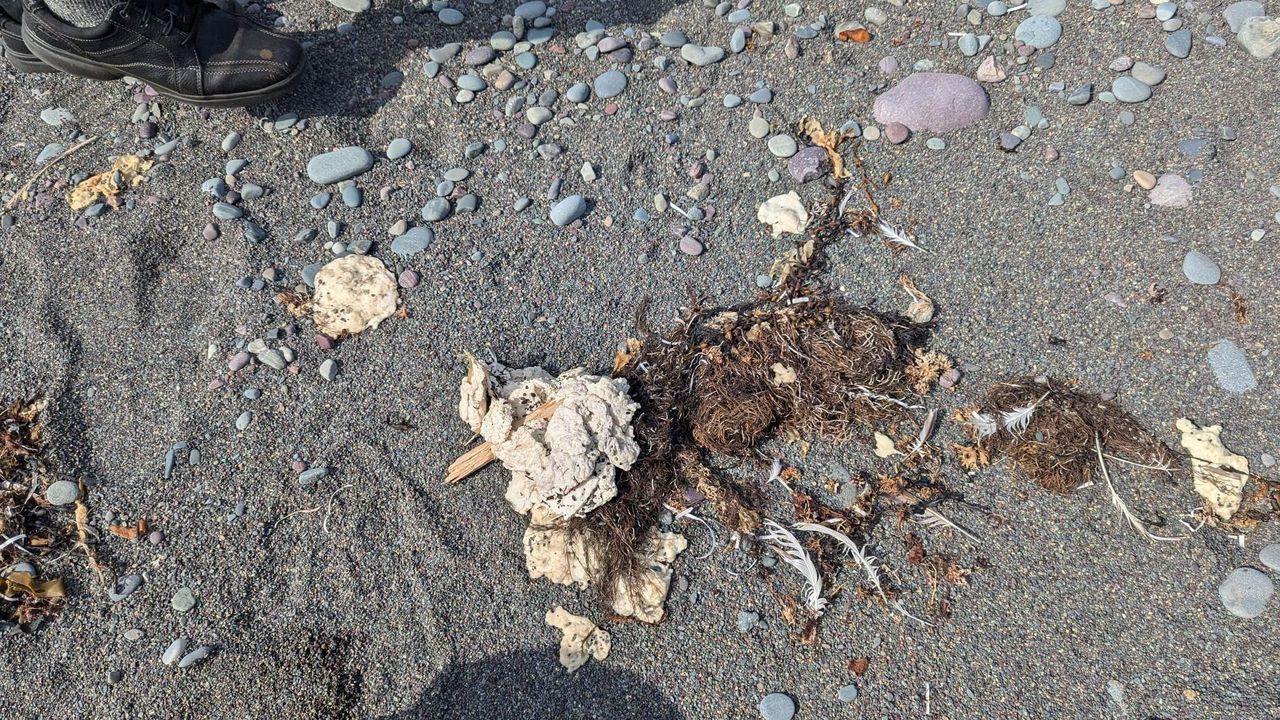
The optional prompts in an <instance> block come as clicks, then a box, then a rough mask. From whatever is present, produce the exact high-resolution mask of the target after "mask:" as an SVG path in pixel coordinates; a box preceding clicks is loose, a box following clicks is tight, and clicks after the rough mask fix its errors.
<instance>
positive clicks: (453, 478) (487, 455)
mask: <svg viewBox="0 0 1280 720" xmlns="http://www.w3.org/2000/svg"><path fill="white" fill-rule="evenodd" d="M558 407H560V403H559V402H558V401H554V402H549V403H546V404H545V405H541V406H539V407H538V409H537V410H534V411H533V412H531V413H529V414H528V415H526V416H524V419H523V420H521V421H520V423H524V422H529V421H530V420H547V419H549V418H550V417H551V416H552V415H553V414H554V413H555V411H556V408H558ZM520 423H517V424H516V427H519V425H520ZM512 429H513V430H514V429H515V428H512ZM495 459H496V458H495V457H494V456H493V446H491V445H490V444H489V443H487V442H486V443H481V444H479V445H477V446H475V447H473V448H471V449H470V450H468V451H466V452H465V453H463V454H462V456H461V457H459V458H458V459H457V460H454V461H453V462H452V463H449V471H448V472H447V473H445V476H444V483H445V484H446V485H456V484H457V483H459V482H461V481H462V480H464V479H466V478H468V477H470V476H472V475H474V474H475V473H476V472H478V471H479V470H480V468H482V467H484V466H485V465H488V464H489V463H491V462H493V461H494V460H495Z"/></svg>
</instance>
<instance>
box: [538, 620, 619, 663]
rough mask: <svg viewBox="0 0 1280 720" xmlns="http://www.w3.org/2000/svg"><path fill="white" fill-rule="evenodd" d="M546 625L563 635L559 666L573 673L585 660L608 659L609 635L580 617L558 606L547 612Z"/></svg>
mask: <svg viewBox="0 0 1280 720" xmlns="http://www.w3.org/2000/svg"><path fill="white" fill-rule="evenodd" d="M546 621H547V624H548V625H550V626H551V627H553V628H556V629H557V630H559V631H560V632H562V633H563V635H562V636H561V638H560V664H561V665H563V666H564V667H565V669H566V670H568V671H569V672H573V671H574V670H577V669H578V668H580V667H582V666H583V665H585V664H587V660H589V659H591V658H593V657H594V658H595V659H596V660H604V659H605V658H607V657H609V650H610V648H611V647H612V642H611V640H610V638H609V633H608V632H606V631H604V630H601V629H600V628H598V627H596V624H595V623H593V622H591V621H590V620H588V619H587V618H585V617H582V616H581V615H574V614H573V613H571V612H569V611H568V610H565V609H564V608H562V607H560V606H559V605H557V606H555V608H553V609H551V610H548V611H547V617H546Z"/></svg>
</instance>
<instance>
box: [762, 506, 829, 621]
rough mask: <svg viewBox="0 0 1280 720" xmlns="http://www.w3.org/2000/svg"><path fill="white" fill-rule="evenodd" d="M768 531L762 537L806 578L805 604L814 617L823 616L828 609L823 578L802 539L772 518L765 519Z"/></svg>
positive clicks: (779, 555)
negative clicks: (823, 588) (823, 593)
mask: <svg viewBox="0 0 1280 720" xmlns="http://www.w3.org/2000/svg"><path fill="white" fill-rule="evenodd" d="M764 526H765V529H766V530H767V532H765V533H764V534H762V535H761V536H760V539H761V540H763V541H765V542H768V543H772V544H773V545H774V547H775V549H776V550H777V551H778V557H780V558H781V559H782V561H783V562H785V563H786V564H788V565H790V566H791V567H793V568H795V569H796V571H798V572H799V573H800V575H801V576H803V577H804V580H805V604H806V605H807V606H808V607H809V611H810V612H812V613H813V615H814V617H821V616H822V613H823V611H824V610H826V609H827V599H826V598H824V597H822V578H821V577H820V576H819V575H818V567H817V566H816V565H814V564H813V558H811V557H809V551H807V550H805V549H804V546H802V545H801V544H800V540H798V539H797V538H796V536H795V535H793V534H792V533H791V531H790V530H787V529H786V528H784V527H782V526H781V525H779V524H778V523H776V522H774V521H772V520H765V521H764Z"/></svg>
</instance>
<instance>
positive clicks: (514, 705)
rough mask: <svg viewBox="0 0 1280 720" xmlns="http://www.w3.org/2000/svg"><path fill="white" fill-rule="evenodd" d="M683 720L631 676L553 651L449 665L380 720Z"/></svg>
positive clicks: (652, 689)
mask: <svg viewBox="0 0 1280 720" xmlns="http://www.w3.org/2000/svg"><path fill="white" fill-rule="evenodd" d="M426 718H432V719H435V718H440V719H441V720H443V719H444V718H449V719H450V720H468V719H470V718H475V719H476V720H532V719H535V718H537V719H539V720H541V719H545V718H555V719H556V720H684V715H683V714H682V713H681V712H680V711H679V710H677V709H676V707H675V705H673V704H672V703H671V702H670V701H669V700H668V699H667V698H666V697H665V696H663V694H662V692H661V691H660V690H658V689H657V688H656V687H654V686H653V685H651V684H649V683H647V682H645V681H644V680H642V679H640V678H639V676H637V675H636V674H635V673H631V672H628V671H625V670H619V669H617V668H613V667H610V666H609V665H608V664H607V663H598V662H594V661H593V662H588V663H587V664H586V665H584V666H583V667H581V668H579V669H578V670H577V672H574V673H572V674H570V673H568V672H565V669H564V668H563V667H561V666H560V664H559V663H558V662H557V661H556V651H555V650H554V649H551V648H547V649H544V650H520V651H516V652H512V653H508V654H504V655H499V656H495V657H492V658H487V659H485V660H481V661H480V662H474V663H464V664H457V665H452V666H450V667H447V668H445V670H444V672H442V673H441V674H440V676H439V677H438V678H436V682H435V684H433V685H432V686H431V687H430V688H428V689H427V690H426V691H425V692H423V693H422V697H421V698H420V699H419V701H418V704H417V705H416V706H414V707H411V708H409V709H407V710H404V711H402V712H399V713H396V714H394V715H388V716H385V717H384V718H383V719H382V720H420V719H424V720H425V719H426Z"/></svg>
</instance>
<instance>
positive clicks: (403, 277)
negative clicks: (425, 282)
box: [398, 270, 420, 290]
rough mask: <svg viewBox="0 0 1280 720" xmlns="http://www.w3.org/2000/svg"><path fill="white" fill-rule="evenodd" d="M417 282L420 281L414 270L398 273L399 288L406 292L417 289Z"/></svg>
mask: <svg viewBox="0 0 1280 720" xmlns="http://www.w3.org/2000/svg"><path fill="white" fill-rule="evenodd" d="M418 280H420V278H419V277H418V273H417V272H416V271H414V270H405V271H404V272H402V273H400V277H399V278H398V281H399V283H400V287H402V288H404V289H406V290H408V289H410V288H415V287H417V286H418Z"/></svg>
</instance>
